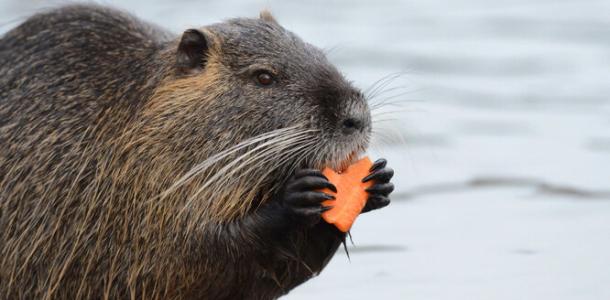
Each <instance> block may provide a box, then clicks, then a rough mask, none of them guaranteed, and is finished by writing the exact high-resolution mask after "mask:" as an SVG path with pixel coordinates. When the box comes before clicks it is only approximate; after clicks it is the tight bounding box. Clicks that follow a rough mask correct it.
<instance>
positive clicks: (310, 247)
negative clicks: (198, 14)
mask: <svg viewBox="0 0 610 300" xmlns="http://www.w3.org/2000/svg"><path fill="white" fill-rule="evenodd" d="M369 134H370V116H369V112H368V107H367V105H366V103H365V101H364V98H363V96H362V94H361V93H360V92H359V91H358V90H356V89H354V88H353V87H352V86H351V85H350V84H349V83H348V82H347V81H345V79H344V78H343V77H342V76H341V74H340V73H339V72H338V71H337V70H336V69H335V68H334V67H333V66H332V65H331V64H330V63H328V61H327V60H326V58H325V57H324V55H323V54H322V52H320V51H319V50H318V49H316V48H315V47H313V46H311V45H309V44H307V43H304V42H303V41H301V40H300V39H299V38H298V37H296V36H295V35H294V34H292V33H291V32H289V31H287V30H285V29H284V28H282V27H281V26H280V25H279V24H277V22H276V21H275V20H274V19H273V18H272V17H271V16H270V15H269V14H268V13H262V14H261V18H259V19H233V20H229V21H226V22H223V23H219V24H213V25H210V26H207V27H204V28H201V29H191V30H187V31H186V32H185V33H184V34H183V35H182V36H181V37H174V36H172V35H171V34H168V33H166V32H164V31H163V30H160V29H158V28H155V27H154V26H152V25H148V24H144V23H142V22H141V21H138V20H136V19H134V18H133V17H131V16H129V15H128V14H125V13H123V12H119V11H116V10H113V9H108V8H104V7H98V6H69V7H64V8H61V9H58V10H54V11H50V12H48V13H43V14H39V15H36V16H33V17H32V18H30V19H28V20H27V21H26V22H25V23H23V24H22V25H20V26H19V27H17V28H15V29H14V30H12V31H10V32H8V33H7V34H6V35H5V36H4V37H2V39H1V40H0V298H10V299H13V298H75V297H85V298H101V297H109V298H125V297H128V296H129V297H132V298H193V297H196V298H210V299H238V298H254V299H268V298H276V297H278V296H280V295H282V294H284V293H286V292H287V291H289V290H290V289H291V288H293V287H294V286H296V285H298V284H300V283H301V282H303V281H305V280H307V279H308V278H310V277H311V276H313V275H315V274H317V273H318V272H319V271H320V270H321V269H322V268H323V267H324V265H325V264H326V263H327V262H328V260H329V259H330V258H331V257H332V254H333V253H334V251H335V249H336V248H337V246H338V245H339V244H340V242H341V241H342V239H343V238H344V234H343V233H341V232H339V231H338V230H336V229H335V228H334V227H333V226H331V225H328V224H326V223H324V222H317V223H313V225H311V226H310V225H307V226H305V225H303V224H302V223H301V221H299V220H298V218H297V217H296V216H294V215H292V214H291V213H289V212H287V211H286V207H285V205H284V204H282V203H283V201H284V200H282V199H283V198H282V196H281V195H282V193H283V191H284V190H285V189H284V188H283V187H284V185H285V184H286V182H287V180H288V178H289V177H290V175H291V174H292V173H293V172H294V171H295V170H297V169H300V168H318V169H319V168H321V167H323V166H335V167H340V166H344V165H346V164H347V163H349V161H350V160H351V159H353V158H354V157H355V156H357V154H358V153H361V152H362V151H363V150H364V149H365V148H366V145H367V141H368V136H369ZM388 180H389V179H388ZM386 204H387V203H386ZM318 214H319V212H318ZM318 217H319V215H318Z"/></svg>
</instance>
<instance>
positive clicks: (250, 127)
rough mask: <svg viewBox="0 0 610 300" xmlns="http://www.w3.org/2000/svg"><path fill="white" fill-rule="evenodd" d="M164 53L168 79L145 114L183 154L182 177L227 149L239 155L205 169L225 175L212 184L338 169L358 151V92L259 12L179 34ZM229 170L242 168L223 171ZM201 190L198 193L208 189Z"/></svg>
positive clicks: (367, 121)
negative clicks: (187, 168)
mask: <svg viewBox="0 0 610 300" xmlns="http://www.w3.org/2000/svg"><path fill="white" fill-rule="evenodd" d="M173 49H174V54H175V57H176V63H175V66H174V71H175V72H174V73H173V74H172V76H170V77H169V79H167V80H166V84H164V85H162V86H161V87H160V88H159V89H158V90H157V92H156V96H155V97H153V99H152V101H151V103H150V104H149V108H148V110H147V113H148V114H149V116H150V117H151V118H153V119H155V120H157V121H158V122H155V123H157V125H156V126H155V128H156V129H159V128H162V130H163V131H164V132H167V138H166V141H167V143H168V144H171V148H172V149H173V153H174V154H172V155H176V154H175V153H176V152H178V151H176V149H181V150H183V151H182V152H184V153H191V154H192V155H191V156H189V159H190V160H191V161H192V163H193V164H195V166H194V167H193V166H191V167H193V169H192V170H191V172H190V173H188V174H190V175H189V176H192V175H193V174H194V173H193V172H195V171H198V170H199V169H205V168H207V167H209V166H211V165H212V164H213V163H214V162H215V161H214V160H217V159H220V157H221V156H222V155H223V153H227V150H229V149H237V148H232V147H234V146H236V145H238V146H237V147H238V148H239V145H247V147H245V148H239V149H240V150H241V152H239V151H236V152H235V153H232V154H231V155H229V156H227V157H230V159H226V160H223V163H222V164H219V165H217V166H216V167H214V168H213V169H214V171H213V172H218V171H219V168H223V167H224V168H225V169H224V171H222V172H220V173H221V175H219V176H217V177H218V180H222V181H223V184H226V180H230V179H229V178H233V177H234V176H236V175H240V174H242V173H243V172H244V171H248V172H250V173H248V175H246V176H245V177H247V178H248V179H249V180H252V179H251V178H257V179H258V178H264V177H266V176H270V175H271V174H272V172H271V171H274V172H273V174H274V176H275V177H278V176H277V175H278V174H279V175H280V176H279V177H281V178H285V177H287V176H288V175H290V174H289V173H290V171H292V170H294V168H296V167H313V168H322V167H324V166H331V167H333V168H335V169H341V168H343V167H345V166H346V165H347V164H348V163H349V162H350V161H351V160H353V159H354V158H356V156H358V155H359V154H360V153H362V152H363V151H364V150H365V149H366V147H367V145H368V140H369V136H370V132H371V117H370V112H369V108H368V106H367V103H366V100H365V98H364V96H363V94H362V93H361V92H360V91H359V90H358V89H356V88H354V87H353V86H352V85H351V84H350V83H349V82H348V81H346V79H345V78H344V77H343V76H342V75H341V73H340V72H339V71H338V70H337V69H336V68H335V67H334V66H333V65H332V64H331V63H330V62H329V61H328V60H327V58H326V57H325V55H324V53H323V52H322V51H320V50H319V49H318V48H316V47H314V46H312V45H310V44H308V43H306V42H304V41H302V40H301V39H300V38H299V37H297V36H296V35H295V34H293V33H292V32H290V31H288V30H286V29H284V28H283V27H282V26H280V25H279V24H278V23H277V22H276V21H275V20H274V19H273V17H271V15H269V14H268V13H266V12H263V13H261V17H260V18H257V19H233V20H229V21H226V22H223V23H219V24H214V25H211V26H208V27H204V28H202V29H191V30H187V31H186V32H184V33H183V35H182V37H181V39H180V42H179V43H178V44H177V45H176V46H175V47H174V48H173ZM170 119H171V122H168V120H170ZM178 137H180V138H178ZM252 141H256V142H255V143H254V142H252ZM240 143H241V144H240ZM257 147H259V148H258V150H256V148H257ZM253 149H254V150H253ZM246 151H251V152H250V153H248V154H246V155H244V156H242V157H241V158H240V156H239V155H240V154H245V152H246ZM235 160H238V161H237V162H235ZM232 163H233V164H232ZM246 163H250V169H252V170H249V169H248V167H244V166H243V164H246ZM206 164H207V165H206ZM227 164H231V165H230V167H228V168H226V167H225V166H226V165H227ZM202 165H203V166H202ZM223 165H224V166H223ZM197 166H199V169H197ZM235 167H242V168H243V170H240V171H237V172H234V173H231V171H232V169H233V168H235ZM193 170H195V171H193ZM261 171H264V173H261ZM267 171H269V172H267ZM188 174H187V175H188ZM210 176H212V177H213V176H214V175H213V174H212V175H208V179H209V178H210ZM187 177H188V176H187ZM185 179H186V178H183V180H185ZM263 181H265V180H261V184H269V183H270V182H269V181H274V180H267V181H265V182H263ZM180 182H182V181H180ZM202 182H203V183H202V184H203V186H205V187H204V188H201V189H202V190H206V189H210V187H211V186H212V187H213V186H214V184H207V185H206V184H205V181H202ZM271 183H273V182H271ZM250 184H252V183H250ZM200 186H201V184H200ZM231 186H233V187H235V186H236V184H235V183H234V184H232V185H231ZM251 187H252V186H249V187H244V188H245V189H248V188H251Z"/></svg>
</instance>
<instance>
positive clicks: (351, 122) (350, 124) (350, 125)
mask: <svg viewBox="0 0 610 300" xmlns="http://www.w3.org/2000/svg"><path fill="white" fill-rule="evenodd" d="M343 126H344V127H345V128H356V120H354V119H347V120H345V121H343Z"/></svg>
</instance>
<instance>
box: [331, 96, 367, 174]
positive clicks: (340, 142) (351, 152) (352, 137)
mask: <svg viewBox="0 0 610 300" xmlns="http://www.w3.org/2000/svg"><path fill="white" fill-rule="evenodd" d="M346 94H348V95H350V96H348V97H345V98H343V100H342V101H340V103H341V104H342V105H341V106H340V108H339V109H338V110H339V111H340V113H339V115H338V116H337V119H336V122H337V123H336V127H335V129H334V130H335V131H336V132H335V134H334V135H333V138H332V142H331V143H333V144H334V147H329V148H328V151H329V152H330V153H331V155H330V157H328V158H327V160H326V166H328V167H331V168H333V169H335V170H337V171H341V170H344V169H345V168H347V166H349V165H350V164H352V163H354V162H355V161H357V160H358V159H359V158H361V157H362V156H363V155H364V153H365V152H366V150H367V148H368V144H369V140H370V135H371V131H372V124H371V123H372V122H371V112H370V109H369V107H368V104H367V102H366V99H365V98H364V96H363V95H362V94H361V93H360V92H359V91H357V90H355V89H353V88H351V89H350V90H349V93H346Z"/></svg>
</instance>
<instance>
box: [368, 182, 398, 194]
mask: <svg viewBox="0 0 610 300" xmlns="http://www.w3.org/2000/svg"><path fill="white" fill-rule="evenodd" d="M393 190H394V184H392V183H391V182H388V183H380V184H375V185H373V186H372V187H370V188H368V189H366V191H367V192H369V193H371V194H376V195H378V194H381V195H384V196H387V195H389V194H390V193H391V192H392V191H393Z"/></svg>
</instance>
